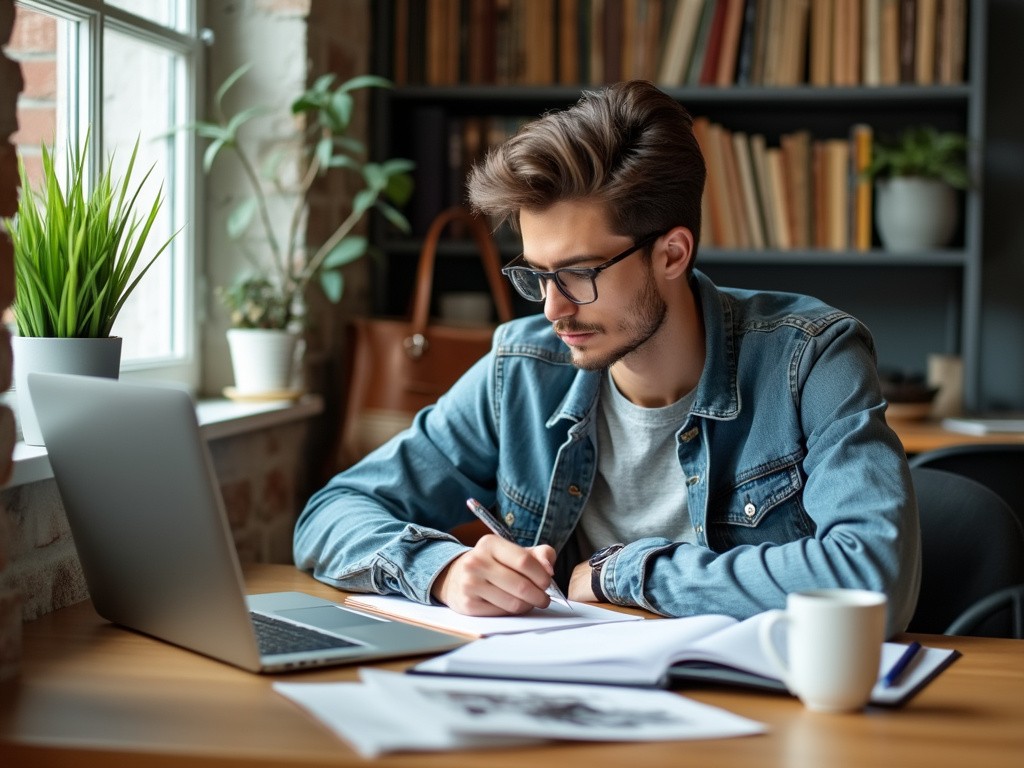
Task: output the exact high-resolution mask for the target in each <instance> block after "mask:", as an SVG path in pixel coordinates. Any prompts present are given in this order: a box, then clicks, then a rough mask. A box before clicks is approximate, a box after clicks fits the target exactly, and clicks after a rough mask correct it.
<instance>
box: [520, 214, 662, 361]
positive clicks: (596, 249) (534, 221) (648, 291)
mask: <svg viewBox="0 0 1024 768" xmlns="http://www.w3.org/2000/svg"><path fill="white" fill-rule="evenodd" d="M519 222H520V228H521V230H522V235H523V255H524V258H525V262H526V266H529V267H531V268H533V269H537V270H543V271H554V270H556V269H561V268H565V267H596V266H598V265H599V264H601V263H602V262H605V261H607V260H608V259H610V258H612V257H613V256H616V255H617V254H619V253H621V252H622V251H624V250H626V249H627V248H629V247H630V246H632V245H633V244H634V243H633V241H632V240H631V239H630V238H629V237H626V236H623V235H615V234H612V232H611V231H610V230H609V228H608V225H607V223H606V220H605V215H604V210H603V208H602V207H601V206H599V205H597V204H595V203H585V202H563V203H556V204H555V205H553V206H551V207H550V208H548V209H545V210H544V211H539V212H538V211H533V212H530V211H525V210H524V211H522V212H521V213H520V219H519ZM596 288H597V297H598V298H597V300H596V301H595V302H593V303H592V304H582V305H578V304H575V303H573V302H572V301H570V300H569V299H568V298H566V297H565V296H564V295H563V294H562V292H561V291H559V290H558V288H557V287H556V286H555V285H554V284H553V283H552V282H549V283H547V292H546V297H545V299H544V315H545V317H547V318H548V320H550V321H551V323H552V327H553V329H554V331H555V333H556V334H558V336H559V338H561V339H562V341H563V342H564V343H565V344H566V345H567V346H568V347H569V349H570V351H571V352H572V359H573V363H574V364H575V365H576V366H578V367H579V368H584V369H587V370H600V369H602V368H606V367H608V366H610V365H612V364H613V363H615V362H617V361H619V360H621V359H623V358H624V357H626V356H627V355H629V354H631V353H632V352H634V351H636V350H638V349H640V348H641V347H642V346H643V344H644V343H645V342H646V341H647V340H648V339H650V338H651V337H652V336H653V335H654V334H655V333H656V332H657V331H658V329H659V328H660V327H661V326H662V324H663V323H664V321H665V316H666V312H667V306H666V304H665V301H664V299H663V298H662V296H661V293H660V291H659V288H658V284H657V282H656V280H655V278H654V274H653V271H652V268H651V265H650V263H649V260H648V259H647V258H646V257H645V256H644V255H643V254H642V253H637V254H634V255H632V256H630V257H627V258H625V259H623V260H622V261H621V262H619V263H617V264H614V265H612V266H611V267H609V268H608V269H607V270H604V271H602V272H600V273H599V274H598V276H597V278H596Z"/></svg>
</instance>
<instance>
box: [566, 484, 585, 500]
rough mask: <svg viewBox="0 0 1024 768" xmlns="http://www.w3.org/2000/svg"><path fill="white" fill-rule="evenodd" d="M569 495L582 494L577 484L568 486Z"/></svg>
mask: <svg viewBox="0 0 1024 768" xmlns="http://www.w3.org/2000/svg"><path fill="white" fill-rule="evenodd" d="M569 495H570V496H577V497H579V496H582V495H583V491H581V490H580V487H579V486H578V485H570V486H569Z"/></svg>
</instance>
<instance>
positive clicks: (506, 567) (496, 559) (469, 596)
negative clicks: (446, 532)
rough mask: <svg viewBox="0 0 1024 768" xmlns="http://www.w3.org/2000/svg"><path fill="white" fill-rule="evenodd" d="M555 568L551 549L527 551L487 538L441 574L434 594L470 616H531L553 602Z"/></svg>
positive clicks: (538, 548) (531, 548)
mask: <svg viewBox="0 0 1024 768" xmlns="http://www.w3.org/2000/svg"><path fill="white" fill-rule="evenodd" d="M554 563H555V550H554V549H553V548H552V547H550V546H548V545H547V544H541V545H540V546H537V547H529V548H526V547H521V546H519V545H518V544H515V543H513V542H511V541H505V540H504V539H502V538H501V537H500V536H495V535H493V534H488V535H486V536H482V537H480V540H479V541H477V543H476V546H474V547H473V549H471V550H470V551H469V552H464V553H463V554H461V555H459V556H458V557H457V558H455V559H454V560H453V561H452V562H451V563H449V564H448V566H447V567H446V568H445V569H444V570H443V571H441V573H440V574H439V575H438V577H437V579H436V580H435V581H434V584H433V586H432V587H431V589H430V593H431V595H433V597H434V598H435V599H436V600H439V601H440V602H442V603H444V604H445V605H447V606H448V607H449V608H451V609H452V610H453V611H457V612H459V613H464V614H467V615H470V616H505V615H510V614H513V615H514V614H521V613H528V612H529V611H531V610H533V609H534V608H547V606H548V604H549V603H550V602H551V598H550V597H548V595H547V593H546V592H545V590H546V589H547V588H548V586H549V585H550V584H551V577H552V575H553V574H554Z"/></svg>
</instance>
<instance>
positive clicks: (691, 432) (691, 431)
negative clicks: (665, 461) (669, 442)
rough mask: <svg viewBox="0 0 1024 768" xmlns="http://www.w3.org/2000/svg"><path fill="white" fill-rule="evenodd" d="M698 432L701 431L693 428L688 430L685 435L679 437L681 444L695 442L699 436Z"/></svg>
mask: <svg viewBox="0 0 1024 768" xmlns="http://www.w3.org/2000/svg"><path fill="white" fill-rule="evenodd" d="M698 431H699V430H698V429H697V428H696V427H691V428H690V429H688V430H686V431H685V432H683V434H681V435H680V436H679V442H680V443H688V442H690V441H691V440H693V438H695V437H696V436H697V433H698Z"/></svg>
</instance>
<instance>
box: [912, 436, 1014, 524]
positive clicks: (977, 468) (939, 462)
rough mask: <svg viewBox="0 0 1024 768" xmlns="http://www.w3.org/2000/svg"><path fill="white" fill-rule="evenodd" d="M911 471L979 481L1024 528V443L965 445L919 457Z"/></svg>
mask: <svg viewBox="0 0 1024 768" xmlns="http://www.w3.org/2000/svg"><path fill="white" fill-rule="evenodd" d="M909 461H910V466H911V467H931V468H932V469H942V470H945V471H947V472H956V473H957V474H959V475H966V476H967V477H969V478H971V479H973V480H977V481H978V482H979V483H981V484H982V485H986V486H988V487H989V488H991V489H992V490H993V491H995V492H996V493H998V494H999V495H1000V496H1002V497H1003V500H1004V501H1005V502H1006V503H1007V504H1009V505H1010V508H1011V509H1013V511H1014V513H1015V514H1016V515H1017V519H1018V520H1020V521H1021V522H1022V524H1024V443H1005V444H1004V443H999V444H995V443H992V444H965V445H954V446H949V447H947V448H937V449H935V450H933V451H926V452H924V453H919V454H917V455H916V456H912V457H911V458H910V460H909Z"/></svg>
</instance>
